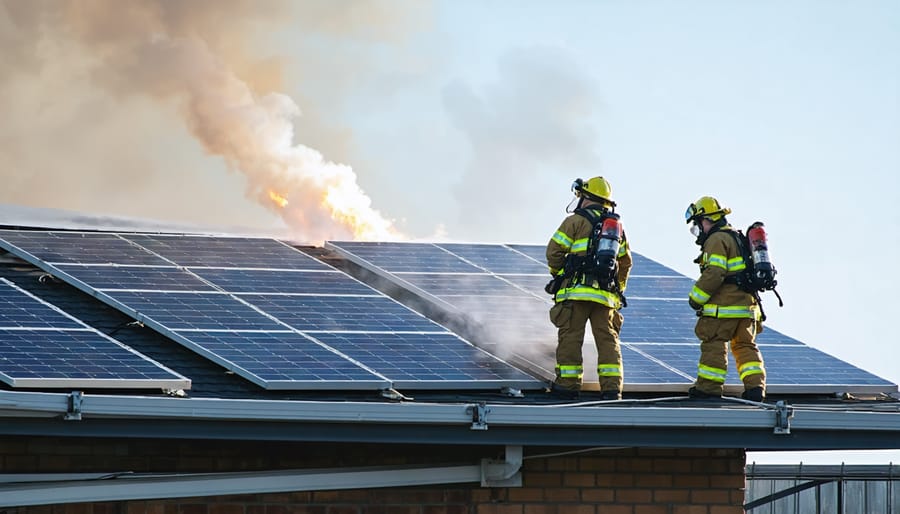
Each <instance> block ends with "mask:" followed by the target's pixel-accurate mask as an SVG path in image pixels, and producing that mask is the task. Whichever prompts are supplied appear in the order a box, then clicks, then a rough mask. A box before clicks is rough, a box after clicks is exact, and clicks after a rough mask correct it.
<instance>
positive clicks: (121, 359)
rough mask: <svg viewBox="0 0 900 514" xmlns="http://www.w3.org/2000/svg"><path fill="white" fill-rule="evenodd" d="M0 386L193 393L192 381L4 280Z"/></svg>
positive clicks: (1, 280) (0, 308) (0, 315)
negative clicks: (149, 389)
mask: <svg viewBox="0 0 900 514" xmlns="http://www.w3.org/2000/svg"><path fill="white" fill-rule="evenodd" d="M0 355H2V358H0V380H2V381H4V382H6V383H7V384H9V385H10V386H12V387H23V388H57V387H84V388H111V387H114V388H129V389H138V388H162V389H189V388H190V386H191V381H190V380H189V379H187V378H185V377H183V376H181V375H179V374H178V373H175V372H174V371H172V370H170V369H168V368H166V367H165V366H163V365H161V364H159V363H158V362H155V361H153V360H151V359H149V358H147V357H145V356H143V355H141V354H139V353H137V352H135V351H133V350H131V349H130V348H128V347H126V346H124V345H122V344H121V343H119V342H118V341H116V340H114V339H113V338H111V337H109V336H108V335H106V334H103V333H102V332H99V331H97V330H96V329H93V328H91V327H89V326H87V325H86V324H84V323H83V322H81V321H79V320H78V319H76V318H74V317H72V316H70V315H68V314H66V313H65V312H63V311H62V310H60V309H59V308H58V307H56V306H54V305H51V304H49V303H47V302H45V301H43V300H41V299H39V298H37V297H36V296H34V295H32V294H30V293H28V292H27V291H25V290H23V289H21V288H19V287H18V286H16V285H15V284H13V283H12V282H10V281H9V280H6V279H5V278H0Z"/></svg>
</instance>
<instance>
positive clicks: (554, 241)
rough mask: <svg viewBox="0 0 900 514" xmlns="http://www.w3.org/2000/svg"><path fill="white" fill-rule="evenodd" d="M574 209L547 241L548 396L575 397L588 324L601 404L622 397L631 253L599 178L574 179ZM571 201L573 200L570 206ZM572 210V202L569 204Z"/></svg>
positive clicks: (606, 185) (608, 192)
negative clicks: (551, 371)
mask: <svg viewBox="0 0 900 514" xmlns="http://www.w3.org/2000/svg"><path fill="white" fill-rule="evenodd" d="M572 192H573V193H574V194H575V197H576V199H577V202H578V203H577V206H576V208H575V209H574V211H570V210H569V209H566V211H567V212H570V215H569V216H567V217H566V218H565V219H564V220H563V222H562V223H561V224H560V226H559V229H557V231H556V232H555V233H554V234H553V237H552V238H551V239H550V241H549V242H548V243H547V252H546V255H547V264H548V266H549V268H550V274H551V275H553V280H551V282H550V283H549V284H547V288H546V290H547V292H548V293H550V294H552V295H553V299H554V305H553V307H552V308H551V309H550V320H551V321H552V323H553V324H554V326H556V328H557V329H558V336H557V348H556V378H555V380H554V382H553V384H552V386H551V394H553V395H554V396H556V397H558V398H562V399H575V398H578V396H579V391H580V390H581V385H582V378H583V375H584V366H583V355H582V346H583V344H584V335H585V330H586V325H587V322H588V321H590V323H591V332H592V334H593V336H594V342H595V344H596V346H597V357H598V362H597V374H598V376H599V382H600V391H601V392H600V399H601V400H619V399H621V398H622V382H623V380H622V351H621V348H620V346H619V331H620V330H621V328H622V321H623V318H622V315H621V314H620V313H619V311H618V309H619V308H620V307H622V306H623V302H624V298H625V297H624V292H625V283H626V281H627V280H628V273H629V271H630V270H631V264H632V260H631V250H630V249H629V247H628V242H627V240H626V239H625V234H624V232H623V231H622V226H621V223H620V221H619V216H618V214H616V213H615V212H614V208H615V205H616V203H615V202H613V201H612V199H611V187H610V185H609V182H607V181H606V179H604V178H603V177H594V178H591V179H588V180H586V181H585V180H582V179H577V180H576V181H575V183H574V184H573V185H572ZM574 201H575V200H573V202H574ZM570 207H571V204H570Z"/></svg>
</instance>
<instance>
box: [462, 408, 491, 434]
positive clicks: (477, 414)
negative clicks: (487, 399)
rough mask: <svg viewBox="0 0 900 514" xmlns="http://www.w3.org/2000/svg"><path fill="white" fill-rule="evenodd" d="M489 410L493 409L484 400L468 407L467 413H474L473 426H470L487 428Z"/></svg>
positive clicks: (473, 428) (476, 428)
mask: <svg viewBox="0 0 900 514" xmlns="http://www.w3.org/2000/svg"><path fill="white" fill-rule="evenodd" d="M489 412H491V409H490V408H489V407H487V406H486V405H485V403H484V402H480V403H478V404H475V405H469V406H468V407H466V414H471V415H472V426H471V427H470V428H471V429H472V430H487V429H488V425H487V415H488V413H489Z"/></svg>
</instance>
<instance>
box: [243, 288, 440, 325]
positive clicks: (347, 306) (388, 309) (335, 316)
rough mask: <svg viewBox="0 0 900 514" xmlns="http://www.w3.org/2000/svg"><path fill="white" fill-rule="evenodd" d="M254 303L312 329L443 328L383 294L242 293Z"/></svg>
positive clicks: (287, 320)
mask: <svg viewBox="0 0 900 514" xmlns="http://www.w3.org/2000/svg"><path fill="white" fill-rule="evenodd" d="M241 299H242V300H245V301H247V302H249V303H251V304H253V305H254V306H255V307H257V308H259V309H260V310H263V311H265V312H267V313H269V314H271V315H272V316H275V317H276V318H278V319H279V320H281V321H283V322H284V323H287V324H288V325H290V326H292V327H294V328H296V329H297V330H303V331H306V332H311V331H335V330H338V331H341V330H360V331H367V332H372V331H375V332H380V331H391V332H393V331H403V332H446V331H447V329H446V328H444V327H442V326H440V325H438V324H437V323H435V322H433V321H431V320H429V319H428V318H426V317H425V316H422V315H420V314H418V313H416V312H413V311H411V310H410V309H408V308H407V307H405V306H403V305H401V304H399V303H397V302H395V301H394V300H392V299H390V298H388V297H386V296H380V295H379V296H376V295H372V296H305V295H256V294H245V295H241Z"/></svg>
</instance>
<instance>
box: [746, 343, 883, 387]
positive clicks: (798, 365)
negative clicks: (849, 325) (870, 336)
mask: <svg viewBox="0 0 900 514" xmlns="http://www.w3.org/2000/svg"><path fill="white" fill-rule="evenodd" d="M759 349H760V351H761V352H762V354H763V360H764V361H765V362H766V373H767V377H766V383H767V384H786V385H821V384H832V385H834V386H835V390H840V389H839V388H840V386H852V385H874V386H888V385H890V384H891V383H890V382H889V381H887V380H885V379H883V378H881V377H878V376H875V375H873V374H871V373H869V372H867V371H865V370H862V369H859V368H857V367H856V366H853V365H852V364H849V363H847V362H844V361H842V360H840V359H838V358H836V357H833V356H831V355H829V354H827V353H825V352H822V351H820V350H817V349H815V348H812V347H809V346H806V345H796V346H769V345H760V347H759Z"/></svg>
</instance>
